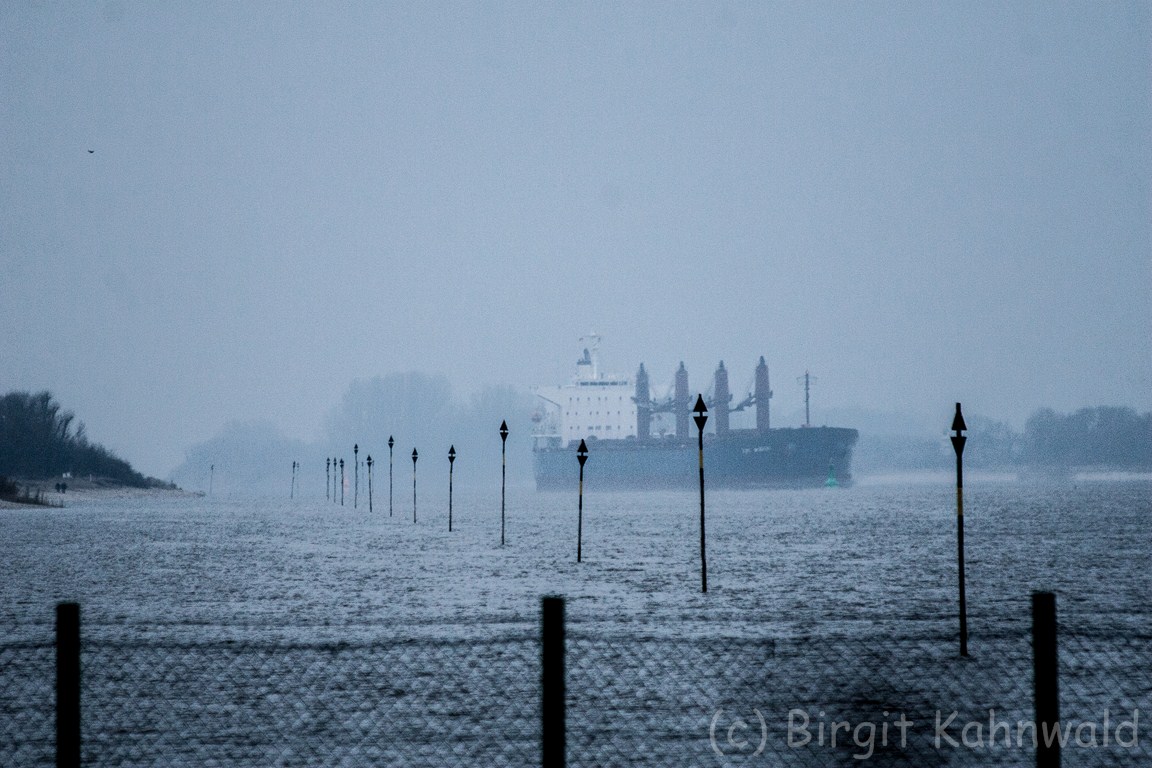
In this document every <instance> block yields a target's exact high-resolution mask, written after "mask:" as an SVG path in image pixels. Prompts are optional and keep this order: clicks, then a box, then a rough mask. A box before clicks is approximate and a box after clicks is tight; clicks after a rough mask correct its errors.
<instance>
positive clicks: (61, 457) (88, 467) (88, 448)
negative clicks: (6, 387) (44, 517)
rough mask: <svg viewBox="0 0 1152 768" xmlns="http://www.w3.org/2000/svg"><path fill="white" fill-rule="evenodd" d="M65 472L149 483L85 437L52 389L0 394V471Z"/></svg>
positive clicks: (46, 475)
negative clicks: (58, 401) (49, 390)
mask: <svg viewBox="0 0 1152 768" xmlns="http://www.w3.org/2000/svg"><path fill="white" fill-rule="evenodd" d="M74 423H75V427H74ZM69 472H70V473H72V474H73V475H75V476H83V475H93V476H97V477H101V478H108V479H110V480H114V481H116V482H118V483H122V484H124V485H131V486H137V487H146V486H147V485H148V484H149V483H148V479H147V478H145V477H144V476H143V475H141V474H140V473H139V472H137V471H135V470H134V469H132V465H131V464H129V463H128V462H126V461H124V460H123V459H121V458H119V457H118V456H116V455H115V454H113V453H112V452H111V451H109V450H108V449H107V448H105V447H104V446H102V445H98V444H96V443H92V442H89V440H88V436H87V434H86V431H85V429H84V424H83V422H76V416H75V414H73V413H72V412H71V411H66V410H64V409H63V408H62V407H61V406H60V404H59V403H57V402H56V400H55V399H54V398H53V397H52V393H50V392H47V391H45V392H38V393H35V394H33V393H31V392H10V393H8V394H6V395H4V396H3V397H0V476H8V477H24V478H29V479H47V478H50V477H59V476H60V475H63V474H64V473H69Z"/></svg>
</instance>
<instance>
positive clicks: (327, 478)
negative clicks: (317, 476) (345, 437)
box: [324, 458, 332, 501]
mask: <svg viewBox="0 0 1152 768" xmlns="http://www.w3.org/2000/svg"><path fill="white" fill-rule="evenodd" d="M331 465H332V459H330V458H325V459H324V501H328V492H329V491H331V490H332V472H331V470H332V466H331Z"/></svg>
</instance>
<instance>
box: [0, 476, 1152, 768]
mask: <svg viewBox="0 0 1152 768" xmlns="http://www.w3.org/2000/svg"><path fill="white" fill-rule="evenodd" d="M949 480H950V478H947V477H938V478H929V479H925V478H920V479H919V481H918V482H900V483H876V484H860V485H857V486H856V487H853V488H850V489H838V490H828V489H822V490H807V491H766V492H712V493H709V494H708V497H707V504H708V507H707V521H708V529H707V533H708V535H707V552H708V569H709V570H708V573H709V592H708V594H707V595H702V594H701V593H700V560H699V506H698V504H699V501H698V496H697V495H696V494H695V493H691V492H686V493H658V494H638V493H618V494H589V495H587V496H586V497H585V499H584V528H583V535H584V538H583V553H584V562H582V563H580V564H577V563H576V562H575V550H576V541H575V537H576V499H575V498H574V497H573V496H572V495H561V494H545V495H538V494H536V493H534V492H532V491H524V490H520V489H510V491H509V494H508V502H507V509H506V531H507V544H506V545H505V546H503V547H501V546H500V544H499V536H500V507H499V500H500V496H499V488H498V487H496V488H494V489H492V490H490V491H486V492H483V493H477V492H468V493H463V492H458V493H457V494H456V495H455V499H454V509H453V513H454V515H453V516H454V528H455V530H454V531H453V532H452V533H449V532H448V531H447V499H446V493H443V494H439V495H438V493H437V492H436V491H435V490H429V491H427V492H426V497H421V498H420V499H418V507H417V522H416V523H413V522H412V505H411V497H410V496H408V495H407V494H406V493H405V494H403V495H401V494H399V493H398V494H397V495H396V499H395V504H394V516H393V517H391V518H389V517H388V512H387V506H388V505H387V500H386V498H381V497H380V496H377V498H376V499H375V505H374V506H375V511H374V512H373V513H371V514H370V513H369V512H368V510H367V509H366V507H367V504H366V503H365V504H362V505H361V506H360V508H359V509H353V508H352V507H351V506H350V504H346V505H345V506H344V507H343V508H341V507H339V506H335V505H333V504H331V503H330V502H326V501H324V500H323V499H322V498H301V499H294V500H289V499H269V498H264V499H241V498H220V497H217V498H205V497H196V496H191V495H177V494H145V495H138V494H137V495H133V494H128V495H118V496H108V495H104V496H89V497H83V496H73V495H71V494H70V495H69V502H70V504H69V506H68V507H67V508H65V509H19V510H7V509H6V510H0V526H2V530H3V537H2V539H0V554H2V557H3V560H2V561H0V562H3V563H4V579H3V580H0V594H2V596H3V600H2V601H0V627H2V628H3V631H4V633H5V637H4V640H3V641H0V763H3V764H5V765H51V764H52V762H53V738H54V732H53V730H52V723H53V709H52V701H53V695H52V687H51V686H52V681H53V679H54V671H53V666H52V665H53V658H54V657H53V654H54V649H53V647H52V645H51V638H52V627H53V621H54V614H53V606H54V604H55V603H56V602H57V601H61V600H78V601H79V602H80V603H81V604H82V606H83V618H84V637H85V643H84V646H83V664H84V680H85V689H84V690H85V693H84V698H83V711H84V760H85V761H86V764H90V765H227V766H267V765H278V766H279V765H337V764H339V765H398V766H399V765H403V766H423V765H427V766H443V765H452V766H455V765H474V764H477V763H483V764H491V765H509V766H528V765H539V764H540V750H539V743H540V742H539V738H540V737H539V733H540V732H539V711H540V709H539V706H540V704H539V701H540V700H539V694H540V691H539V687H538V681H539V679H540V667H539V646H538V644H537V634H536V633H537V622H538V616H539V605H540V604H539V600H540V597H541V596H542V595H545V594H562V595H565V596H566V597H567V598H568V607H567V613H568V617H569V625H570V634H569V642H568V650H567V654H566V658H567V661H566V664H567V674H566V677H567V680H568V686H569V688H568V706H569V713H568V733H569V740H568V745H569V746H568V755H569V764H571V765H588V766H597V767H598V768H602V767H603V766H614V765H621V766H623V765H627V766H637V765H651V766H661V768H667V766H673V765H685V766H687V765H692V766H696V765H746V764H773V765H777V764H778V765H821V766H824V765H859V764H861V760H860V756H861V755H863V754H865V753H867V754H868V758H867V759H868V760H869V762H868V763H867V764H869V765H906V766H925V765H955V766H974V765H980V766H987V765H1013V766H1015V765H1020V766H1023V765H1031V764H1035V756H1034V753H1033V752H1032V751H1031V749H1030V748H1029V747H1027V746H1024V747H1021V746H1020V744H1018V743H1017V744H1014V745H1011V746H1004V745H1001V746H997V747H995V748H992V747H990V746H975V747H974V746H970V745H969V744H967V743H965V744H964V745H963V746H960V747H952V746H949V745H947V744H945V745H944V746H943V747H941V745H940V744H939V743H936V742H934V740H933V729H932V728H931V727H930V725H931V723H932V720H933V717H934V716H936V715H938V714H939V713H940V712H941V711H943V712H944V713H945V716H947V713H948V712H952V711H956V712H958V713H959V717H960V721H959V722H985V721H986V720H987V718H988V716H989V712H990V710H994V711H995V712H998V713H999V714H998V715H997V717H998V718H999V720H1001V721H1006V722H1013V723H1014V722H1017V721H1019V720H1028V719H1030V718H1031V717H1032V672H1031V670H1032V666H1031V664H1032V659H1031V651H1030V647H1029V643H1028V637H1027V631H1028V627H1029V624H1030V616H1029V601H1030V593H1031V592H1032V591H1033V590H1052V591H1055V592H1056V593H1057V594H1058V601H1059V602H1058V606H1059V613H1060V619H1061V653H1062V655H1061V668H1060V669H1061V671H1060V675H1061V686H1062V688H1061V691H1062V700H1063V706H1064V710H1063V715H1062V716H1063V717H1065V718H1069V719H1070V720H1071V721H1074V722H1075V723H1078V724H1083V723H1085V722H1097V721H1101V719H1102V718H1103V722H1107V718H1108V717H1109V716H1112V717H1114V719H1113V721H1112V730H1113V731H1115V728H1116V724H1117V722H1118V721H1119V720H1120V718H1122V717H1124V716H1128V713H1134V712H1136V711H1137V710H1139V711H1141V712H1142V713H1143V717H1144V718H1145V720H1146V718H1147V714H1148V712H1149V711H1152V676H1150V675H1149V670H1150V669H1152V645H1150V643H1152V640H1150V639H1149V638H1150V637H1152V589H1150V587H1152V575H1150V570H1149V563H1150V562H1152V557H1150V556H1152V537H1150V536H1149V526H1150V523H1152V483H1150V482H1147V481H1140V482H1080V483H1068V484H1064V485H1060V486H1041V485H1029V484H1018V483H1011V482H1002V481H1001V482H991V481H984V482H981V481H980V480H979V479H978V478H969V482H968V484H967V487H966V489H965V513H966V514H965V517H966V520H965V533H966V554H967V577H968V578H967V581H968V605H969V627H970V630H971V635H972V639H971V643H970V648H971V649H972V651H973V653H972V656H971V657H970V658H966V659H962V658H960V657H959V656H958V655H957V650H956V646H955V638H956V633H957V618H956V602H957V585H956V581H957V579H956V529H955V512H956V510H955V503H956V498H955V489H954V487H953V486H952V485H951V484H950V482H949ZM797 711H801V712H803V713H804V716H806V717H810V718H812V721H813V724H814V725H813V728H815V727H816V726H815V723H816V722H817V721H819V722H822V723H823V722H828V723H831V722H832V721H834V720H837V721H843V722H850V723H852V724H854V725H856V726H866V725H870V724H874V725H875V726H876V727H882V726H884V724H888V726H892V723H894V722H895V721H896V718H897V717H898V716H899V717H900V718H903V717H905V716H906V717H908V718H909V719H910V720H912V721H915V722H916V726H915V727H914V728H913V729H912V733H911V737H910V739H909V742H908V743H907V745H904V744H900V745H899V746H898V745H897V744H896V743H895V742H894V743H892V744H886V745H879V746H878V745H877V744H875V743H872V742H868V741H867V740H866V739H862V738H861V736H860V735H861V734H862V733H863V734H865V735H866V734H867V731H853V733H854V739H855V740H854V741H851V742H849V741H847V740H846V739H847V737H846V736H845V737H844V738H842V739H841V743H840V744H839V746H831V745H830V744H828V743H816V742H813V743H810V744H806V745H802V746H796V745H795V744H794V743H793V742H791V741H790V740H789V738H790V737H789V734H790V733H792V731H790V730H789V723H790V722H791V721H790V720H789V718H790V717H791V715H792V713H795V712H797ZM1109 713H1111V714H1109ZM1141 722H1142V723H1144V721H1143V720H1142V721H1141ZM718 723H719V726H718V725H717V724H718ZM749 724H751V725H749ZM717 728H719V730H717ZM733 728H739V729H740V730H739V731H733V730H732V729H733ZM733 733H736V734H737V736H738V737H739V738H733ZM717 734H719V737H718V736H717ZM725 734H727V737H725ZM745 735H747V736H748V738H743V736H745ZM952 736H955V737H957V738H959V737H960V726H956V727H955V728H953V732H952ZM1139 736H1140V741H1139V743H1138V744H1136V745H1134V746H1131V747H1129V746H1118V745H1116V744H1115V743H1113V744H1112V745H1111V746H1109V747H1107V748H1099V749H1098V748H1076V749H1073V748H1069V749H1068V750H1067V751H1066V752H1065V764H1066V765H1093V766H1112V765H1133V766H1135V765H1144V764H1147V761H1148V759H1149V758H1152V731H1149V730H1148V729H1147V728H1146V727H1144V725H1141V728H1140V731H1139ZM757 737H759V738H760V739H761V740H760V741H759V742H757V741H756V738H757ZM758 745H759V747H758ZM757 748H759V749H762V750H764V751H763V752H762V753H760V752H755V750H757ZM757 755H758V756H759V757H758V758H757ZM757 759H758V760H759V762H757Z"/></svg>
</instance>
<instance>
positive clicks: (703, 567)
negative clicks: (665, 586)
mask: <svg viewBox="0 0 1152 768" xmlns="http://www.w3.org/2000/svg"><path fill="white" fill-rule="evenodd" d="M692 410H693V411H694V412H695V413H696V415H695V416H694V417H693V419H694V420H695V421H696V428H697V429H698V430H699V433H700V434H699V442H698V446H699V453H700V591H701V592H707V591H708V557H707V555H705V553H704V424H705V423H706V422H707V421H708V416H707V413H708V406H706V405H704V396H703V395H699V394H698V395H696V407H695V408H693V409H692Z"/></svg>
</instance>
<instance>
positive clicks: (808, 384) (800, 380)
mask: <svg viewBox="0 0 1152 768" xmlns="http://www.w3.org/2000/svg"><path fill="white" fill-rule="evenodd" d="M796 383H797V384H803V385H804V426H805V427H810V426H812V416H811V413H810V411H809V409H808V404H809V401H810V393H811V389H812V385H813V384H815V383H816V377H815V376H812V375H810V374H809V373H808V371H804V375H803V376H797V377H796Z"/></svg>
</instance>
